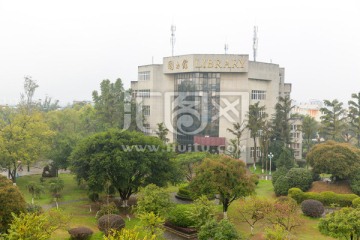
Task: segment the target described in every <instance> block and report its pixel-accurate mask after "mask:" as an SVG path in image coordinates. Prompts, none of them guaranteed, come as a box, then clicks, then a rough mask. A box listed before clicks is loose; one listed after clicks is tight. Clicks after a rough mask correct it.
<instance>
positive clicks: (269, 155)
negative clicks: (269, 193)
mask: <svg viewBox="0 0 360 240" xmlns="http://www.w3.org/2000/svg"><path fill="white" fill-rule="evenodd" d="M268 157H269V159H270V170H269V175H271V159H272V158H273V157H274V155H273V154H272V153H271V152H270V153H269V154H268Z"/></svg>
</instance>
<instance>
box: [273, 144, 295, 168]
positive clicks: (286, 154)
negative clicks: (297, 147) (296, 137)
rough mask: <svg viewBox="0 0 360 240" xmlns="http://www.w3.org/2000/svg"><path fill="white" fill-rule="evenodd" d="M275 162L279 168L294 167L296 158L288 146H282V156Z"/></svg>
mask: <svg viewBox="0 0 360 240" xmlns="http://www.w3.org/2000/svg"><path fill="white" fill-rule="evenodd" d="M275 163H276V167H277V168H281V167H285V168H287V169H290V168H293V167H294V166H295V159H294V154H293V152H292V150H291V149H290V148H288V147H282V151H281V153H280V156H279V157H278V158H277V159H276V160H275Z"/></svg>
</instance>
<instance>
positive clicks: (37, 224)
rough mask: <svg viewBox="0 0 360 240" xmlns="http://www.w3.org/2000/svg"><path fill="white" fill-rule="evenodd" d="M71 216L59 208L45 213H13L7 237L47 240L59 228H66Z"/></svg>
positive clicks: (12, 239)
mask: <svg viewBox="0 0 360 240" xmlns="http://www.w3.org/2000/svg"><path fill="white" fill-rule="evenodd" d="M69 220H70V218H69V216H67V215H65V214H63V213H62V212H61V211H59V210H50V211H48V212H46V213H43V214H38V213H21V214H20V215H18V216H17V215H16V214H14V213H13V221H12V223H11V224H10V228H9V233H8V234H6V239H9V240H19V239H27V240H47V239H49V238H50V237H51V235H52V233H53V232H55V231H56V230H57V229H65V228H66V227H67V225H68V222H69Z"/></svg>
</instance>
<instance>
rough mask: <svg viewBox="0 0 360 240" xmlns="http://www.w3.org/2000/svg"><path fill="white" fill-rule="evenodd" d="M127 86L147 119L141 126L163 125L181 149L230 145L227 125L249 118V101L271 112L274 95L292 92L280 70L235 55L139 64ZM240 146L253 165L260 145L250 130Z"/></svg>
mask: <svg viewBox="0 0 360 240" xmlns="http://www.w3.org/2000/svg"><path fill="white" fill-rule="evenodd" d="M131 88H132V90H133V94H134V97H136V99H137V101H138V102H139V103H141V105H142V108H143V114H144V115H145V117H146V119H147V121H146V124H145V125H144V126H143V130H144V131H145V132H148V133H149V134H155V130H156V129H157V124H158V123H164V124H165V126H166V127H167V128H168V129H169V130H170V131H169V134H168V136H167V138H169V139H170V142H176V143H177V146H179V148H180V149H181V150H189V149H190V150H191V149H193V148H194V146H196V145H202V144H203V145H205V146H211V147H220V146H213V145H219V144H222V143H224V142H226V143H229V140H230V139H234V138H235V136H234V135H232V134H231V133H230V132H229V131H227V129H228V128H230V129H232V128H233V123H237V122H239V123H240V122H243V121H244V120H246V119H247V116H246V115H247V113H248V111H249V105H251V104H254V103H256V102H258V101H259V102H260V105H265V106H266V112H267V113H268V114H269V116H271V115H272V114H273V113H274V112H275V109H274V106H275V104H276V103H277V100H278V97H279V96H286V95H290V92H291V84H289V83H285V69H284V68H281V67H280V66H279V65H278V64H272V63H262V62H254V61H249V56H248V55H235V54H191V55H182V56H174V57H165V58H164V59H163V63H162V64H152V65H145V66H139V67H138V80H137V81H132V82H131ZM206 138H209V139H206ZM240 145H241V150H242V151H241V152H242V153H241V159H243V160H246V162H247V163H252V162H253V158H254V154H258V155H259V153H260V149H259V148H258V149H254V146H253V140H252V139H251V138H250V132H249V131H247V130H246V131H245V132H244V133H243V135H242V138H241V143H240ZM259 145H260V144H258V146H259ZM223 147H225V146H223Z"/></svg>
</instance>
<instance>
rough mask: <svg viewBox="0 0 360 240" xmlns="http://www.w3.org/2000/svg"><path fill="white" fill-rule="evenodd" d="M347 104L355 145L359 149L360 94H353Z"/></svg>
mask: <svg viewBox="0 0 360 240" xmlns="http://www.w3.org/2000/svg"><path fill="white" fill-rule="evenodd" d="M351 98H353V99H354V100H350V101H349V102H348V104H349V118H350V125H351V127H352V128H353V129H354V132H355V134H356V138H357V145H358V147H360V92H359V93H353V94H352V95H351Z"/></svg>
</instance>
